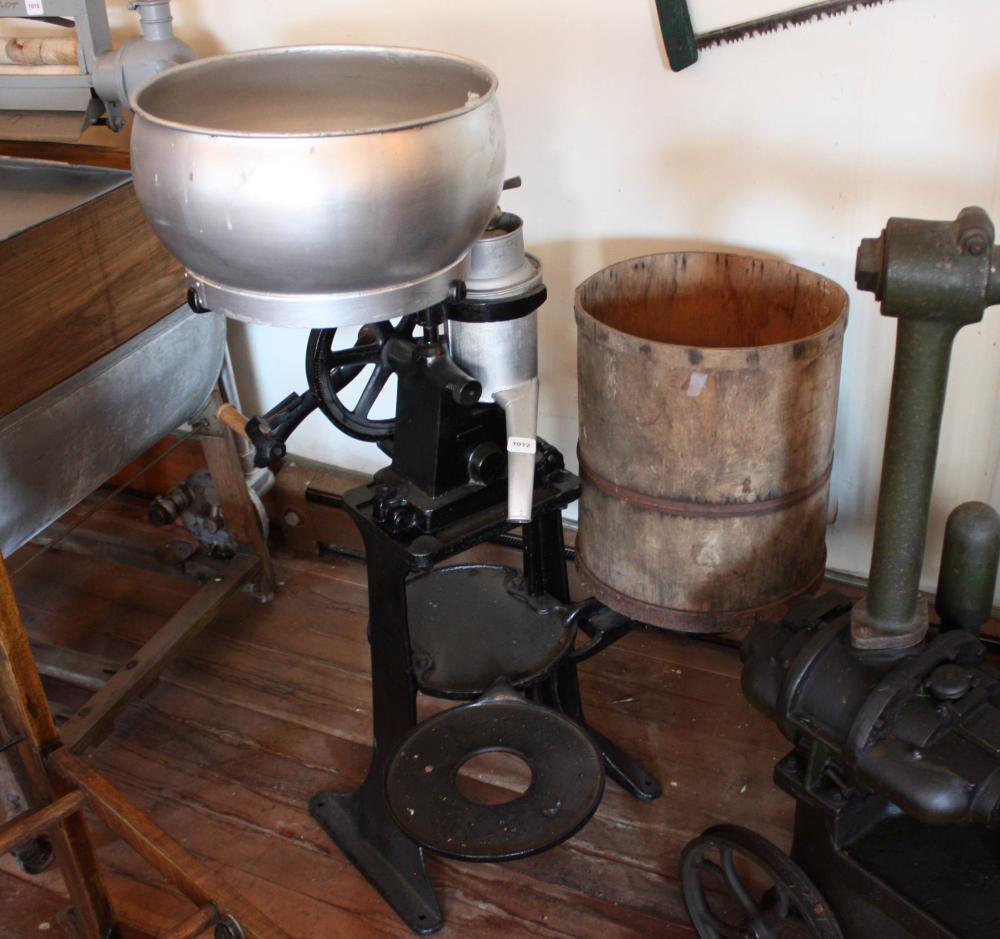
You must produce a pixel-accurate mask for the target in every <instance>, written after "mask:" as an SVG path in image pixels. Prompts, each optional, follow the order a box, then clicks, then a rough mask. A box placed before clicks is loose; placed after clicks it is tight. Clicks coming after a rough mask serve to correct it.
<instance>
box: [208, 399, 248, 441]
mask: <svg viewBox="0 0 1000 939" xmlns="http://www.w3.org/2000/svg"><path fill="white" fill-rule="evenodd" d="M215 416H216V417H217V418H218V419H219V420H220V421H222V423H223V424H225V425H226V427H228V428H229V429H230V430H231V431H233V433H236V434H239V435H240V436H241V437H242V438H243V439H244V440H249V439H250V436H249V434H247V421H249V420H250V418H248V417H247V416H246V415H245V414H241V413H240V412H239V411H237V410H236V408H234V407H233V406H232V405H231V404H223V405H220V406H219V409H218V410H217V411H216V412H215Z"/></svg>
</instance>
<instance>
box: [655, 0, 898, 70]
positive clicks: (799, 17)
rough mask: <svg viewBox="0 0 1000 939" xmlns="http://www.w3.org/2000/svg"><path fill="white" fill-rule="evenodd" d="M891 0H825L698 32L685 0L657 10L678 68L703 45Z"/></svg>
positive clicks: (663, 3) (659, 4)
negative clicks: (696, 32)
mask: <svg viewBox="0 0 1000 939" xmlns="http://www.w3.org/2000/svg"><path fill="white" fill-rule="evenodd" d="M889 2H891V0H824V2H821V3H811V4H809V5H808V6H803V7H798V8H796V9H794V10H787V11H785V12H783V13H772V14H769V15H768V16H761V17H758V18H757V19H753V20H747V21H746V22H745V23H737V24H736V25H735V26H724V27H722V28H721V29H714V30H712V31H711V32H708V33H701V34H699V35H695V32H694V29H693V28H692V26H691V14H690V13H689V11H688V6H687V2H686V0H656V11H657V14H658V16H659V19H660V31H661V32H662V34H663V42H664V46H665V47H666V50H667V57H668V58H669V59H670V67H671V68H672V69H673V70H674V71H675V72H679V71H681V70H682V69H685V68H687V67H688V66H689V65H693V64H694V63H695V62H697V61H698V52H699V50H701V49H708V48H710V47H712V46H719V45H722V44H723V43H733V42H740V41H741V40H743V39H749V38H750V37H752V36H759V35H762V34H764V33H776V32H779V31H780V30H783V29H788V28H789V27H791V26H798V25H800V24H801V23H808V22H809V21H811V20H821V19H825V18H827V17H832V16H841V15H843V14H845V13H849V12H851V11H852V10H857V9H860V8H862V7H873V6H879V5H881V4H882V3H889Z"/></svg>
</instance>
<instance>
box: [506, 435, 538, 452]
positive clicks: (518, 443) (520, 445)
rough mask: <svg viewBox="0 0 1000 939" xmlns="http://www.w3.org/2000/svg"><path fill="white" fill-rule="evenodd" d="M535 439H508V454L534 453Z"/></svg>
mask: <svg viewBox="0 0 1000 939" xmlns="http://www.w3.org/2000/svg"><path fill="white" fill-rule="evenodd" d="M535 447H536V444H535V438H534V437H508V438H507V452H508V453H534V452H535Z"/></svg>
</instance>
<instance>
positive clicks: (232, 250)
mask: <svg viewBox="0 0 1000 939" xmlns="http://www.w3.org/2000/svg"><path fill="white" fill-rule="evenodd" d="M496 87H497V80H496V77H495V76H494V75H493V74H492V72H490V71H489V70H488V69H486V68H484V67H483V66H481V65H478V64H476V63H475V62H471V61H469V60H467V59H462V58H458V57H456V56H451V55H444V54H442V53H437V52H425V51H421V50H416V49H393V48H385V47H380V46H301V47H291V48H283V49H262V50H257V51H253V52H241V53H236V54H233V55H223V56H217V57H214V58H209V59H202V60H199V61H196V62H191V63H188V64H186V65H182V66H178V67H177V68H173V69H170V70H168V71H166V72H163V73H162V74H160V75H158V76H157V77H155V78H153V79H152V80H151V81H149V82H147V83H146V84H145V85H143V86H142V87H141V88H140V89H139V90H138V91H137V92H136V94H135V95H134V97H133V100H132V107H133V109H134V110H135V115H136V116H135V124H134V127H133V131H132V172H133V174H134V176H135V189H136V194H137V195H138V197H139V201H140V202H141V203H142V206H143V208H144V209H145V211H146V215H147V217H148V219H149V221H150V224H151V225H152V226H153V229H154V230H155V231H156V233H157V235H159V237H160V238H161V239H162V240H163V242H164V244H166V246H167V247H168V248H169V249H170V250H171V251H172V252H173V253H174V254H175V255H176V256H177V257H178V258H179V259H180V260H181V262H182V263H183V264H184V266H185V267H186V268H187V270H188V276H189V280H190V282H191V284H192V286H193V287H194V288H195V290H196V292H197V296H198V300H199V301H200V302H201V303H202V304H203V305H204V306H206V307H207V308H209V309H211V310H215V311H217V312H220V313H225V314H226V315H227V316H232V317H234V318H236V319H240V320H244V321H247V322H255V323H267V324H274V325H282V326H309V327H318V326H342V325H348V324H351V323H363V322H370V321H373V320H379V319H385V318H387V317H391V316H396V315H399V314H402V313H409V312H413V311H416V310H419V309H422V308H423V307H426V306H429V305H431V304H433V303H437V302H439V301H440V300H442V299H444V297H445V296H446V295H447V293H448V290H449V287H450V285H451V283H452V282H453V281H454V280H456V279H460V278H461V277H462V276H463V275H464V273H465V270H466V263H467V261H466V257H467V254H468V251H469V249H470V247H471V245H472V243H473V242H474V241H475V240H476V238H477V237H478V236H479V235H480V234H481V233H482V231H483V229H484V228H485V227H486V224H487V222H488V221H489V219H490V216H491V214H492V212H493V211H494V208H495V206H496V204H497V200H498V198H499V194H500V188H501V185H502V182H503V169H504V133H503V124H502V122H501V119H500V111H499V107H498V105H497V101H496Z"/></svg>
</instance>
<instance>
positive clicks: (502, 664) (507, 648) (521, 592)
mask: <svg viewBox="0 0 1000 939" xmlns="http://www.w3.org/2000/svg"><path fill="white" fill-rule="evenodd" d="M569 614H570V610H569V608H568V607H567V606H565V605H564V604H561V603H559V601H557V600H555V599H554V598H553V597H550V596H548V595H542V596H531V595H530V594H529V593H528V591H527V587H526V584H525V580H524V577H523V576H522V575H521V574H520V573H519V572H518V571H515V570H514V569H513V568H509V567H501V566H499V565H495V564H461V565H455V566H452V567H441V568H438V569H437V570H434V571H432V572H431V573H429V574H424V575H421V576H419V577H416V578H414V579H413V580H411V581H410V583H409V584H408V585H407V615H408V617H409V623H410V644H411V648H412V650H413V673H414V675H415V676H416V679H417V684H418V687H419V688H420V690H421V691H423V692H424V693H425V694H430V695H435V696H437V697H444V698H476V697H479V696H480V695H481V694H484V693H485V692H486V691H487V690H488V689H490V688H492V687H493V686H494V685H495V684H496V683H497V681H498V680H501V679H503V680H504V681H506V682H507V683H508V684H510V685H512V686H514V687H515V688H524V687H527V686H528V685H531V684H533V683H535V682H537V681H538V680H539V679H541V678H542V677H544V676H545V675H546V674H547V673H548V671H549V670H550V669H551V668H553V666H555V665H556V664H557V663H558V662H559V661H560V659H562V658H563V656H564V655H565V654H566V653H567V652H568V651H569V649H570V648H571V647H572V645H573V638H574V634H575V632H576V626H575V624H574V623H573V622H571V621H570V617H569Z"/></svg>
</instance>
